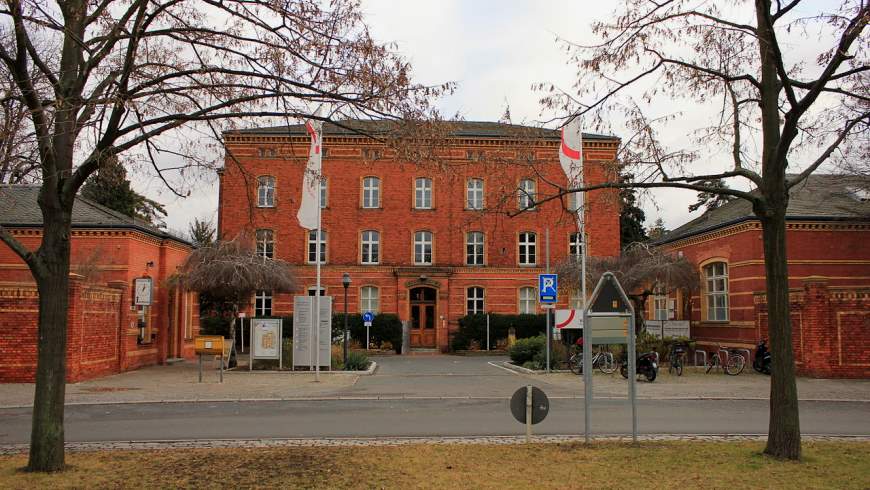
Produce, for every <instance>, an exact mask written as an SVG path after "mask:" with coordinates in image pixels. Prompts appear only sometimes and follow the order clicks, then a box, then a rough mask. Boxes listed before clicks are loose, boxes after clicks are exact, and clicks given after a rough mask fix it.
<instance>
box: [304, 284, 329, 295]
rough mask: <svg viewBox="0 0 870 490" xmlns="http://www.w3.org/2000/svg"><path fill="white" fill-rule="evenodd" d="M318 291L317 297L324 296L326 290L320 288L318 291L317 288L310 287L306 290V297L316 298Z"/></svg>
mask: <svg viewBox="0 0 870 490" xmlns="http://www.w3.org/2000/svg"><path fill="white" fill-rule="evenodd" d="M318 291H320V294H319V296H326V288H325V287H323V286H321V287H320V288H319V289H318V288H317V286H311V287H310V288H308V296H318V294H317V292H318Z"/></svg>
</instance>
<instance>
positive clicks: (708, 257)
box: [647, 220, 870, 378]
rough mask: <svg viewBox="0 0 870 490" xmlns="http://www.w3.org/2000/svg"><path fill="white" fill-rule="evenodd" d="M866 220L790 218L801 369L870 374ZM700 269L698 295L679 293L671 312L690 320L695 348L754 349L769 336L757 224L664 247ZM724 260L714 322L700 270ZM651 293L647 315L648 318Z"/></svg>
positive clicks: (832, 374) (815, 372)
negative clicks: (724, 301)
mask: <svg viewBox="0 0 870 490" xmlns="http://www.w3.org/2000/svg"><path fill="white" fill-rule="evenodd" d="M868 240H870V224H868V223H867V222H866V221H865V222H862V221H848V220H845V221H844V220H841V221H833V220H827V221H821V220H820V221H809V220H789V221H788V222H787V231H786V250H787V253H788V272H789V288H790V298H791V301H790V307H791V315H792V329H793V342H794V349H795V359H796V363H797V369H798V372H799V373H800V374H802V375H807V376H818V377H858V378H862V377H868V376H870V358H868V356H870V301H868V294H870V254H868V248H867V246H866V243H867V242H868ZM662 246H663V247H665V248H666V249H667V250H669V251H671V252H673V253H682V254H683V255H684V256H685V257H686V258H687V259H689V261H691V262H692V263H694V264H697V266H698V273H699V275H700V277H701V289H700V292H698V291H696V292H692V293H685V292H679V293H678V294H677V295H676V297H674V298H673V299H675V303H676V304H675V306H676V308H675V314H674V317H675V318H676V319H678V320H685V319H688V320H691V324H692V337H693V338H694V339H696V340H697V341H698V346H699V348H704V349H707V350H709V351H711V352H712V350H714V349H715V347H716V345H718V344H722V345H725V346H732V347H743V348H747V349H751V350H753V351H754V348H755V344H756V341H757V340H758V339H760V338H767V305H766V302H765V293H764V291H765V272H764V254H763V249H762V236H761V225H760V223H759V222H758V221H755V220H747V221H744V222H742V223H737V224H733V225H730V226H725V227H722V228H719V229H716V230H712V231H709V232H705V233H699V234H696V235H693V236H690V237H686V238H682V239H680V240H676V241H674V242H671V243H667V244H664V245H662ZM714 262H724V263H725V264H726V265H727V298H728V308H727V310H728V314H727V319H726V320H721V321H714V320H711V319H710V318H711V315H710V314H709V312H708V311H707V295H708V291H707V284H706V281H705V271H704V267H705V266H706V265H709V264H711V263H714ZM653 304H654V301H653V300H652V298H651V299H650V301H648V303H647V306H648V308H649V309H648V311H647V315H648V316H647V317H648V318H653V314H654V312H653Z"/></svg>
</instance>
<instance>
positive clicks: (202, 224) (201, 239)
mask: <svg viewBox="0 0 870 490" xmlns="http://www.w3.org/2000/svg"><path fill="white" fill-rule="evenodd" d="M188 234H189V235H190V240H191V241H192V242H193V246H194V247H196V248H200V247H208V246H210V245H212V244H213V243H214V235H215V229H214V224H213V223H212V222H211V221H210V220H200V219H199V218H194V219H193V223H191V224H190V228H189V229H188Z"/></svg>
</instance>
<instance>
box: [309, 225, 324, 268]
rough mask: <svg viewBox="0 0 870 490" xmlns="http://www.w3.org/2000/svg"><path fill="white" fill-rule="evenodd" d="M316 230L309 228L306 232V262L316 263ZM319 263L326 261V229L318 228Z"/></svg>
mask: <svg viewBox="0 0 870 490" xmlns="http://www.w3.org/2000/svg"><path fill="white" fill-rule="evenodd" d="M317 231H318V230H311V231H309V232H308V263H309V264H316V263H317V245H318V240H317V236H318V234H317ZM319 243H320V263H321V264H325V263H326V231H325V230H320V240H319Z"/></svg>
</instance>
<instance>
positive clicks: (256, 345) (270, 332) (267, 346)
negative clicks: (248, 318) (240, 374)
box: [251, 318, 282, 360]
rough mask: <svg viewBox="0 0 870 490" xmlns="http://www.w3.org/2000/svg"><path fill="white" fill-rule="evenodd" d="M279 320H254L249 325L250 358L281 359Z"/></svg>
mask: <svg viewBox="0 0 870 490" xmlns="http://www.w3.org/2000/svg"><path fill="white" fill-rule="evenodd" d="M281 327H282V324H281V320H280V319H279V318H255V319H254V320H253V322H252V325H251V358H253V359H279V360H280V358H281V330H282V328H281Z"/></svg>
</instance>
